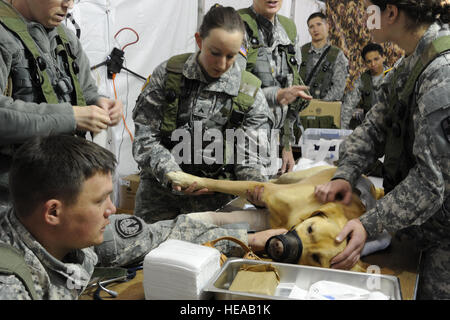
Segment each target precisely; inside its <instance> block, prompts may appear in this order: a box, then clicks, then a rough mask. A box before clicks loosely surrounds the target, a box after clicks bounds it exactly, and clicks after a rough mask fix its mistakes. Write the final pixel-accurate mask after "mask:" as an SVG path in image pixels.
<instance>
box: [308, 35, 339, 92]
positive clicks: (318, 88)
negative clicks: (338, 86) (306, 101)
mask: <svg viewBox="0 0 450 320" xmlns="http://www.w3.org/2000/svg"><path fill="white" fill-rule="evenodd" d="M311 46H312V44H311V43H307V44H305V45H304V46H303V47H302V63H301V64H300V77H301V78H302V79H305V84H306V85H307V86H309V87H310V90H311V95H312V96H313V97H314V98H315V99H323V98H324V97H325V96H326V94H327V89H328V88H329V87H330V86H331V78H332V76H333V65H334V63H335V62H336V59H337V56H338V54H339V48H337V47H335V46H329V47H328V48H327V49H326V51H325V52H324V53H323V58H322V57H321V58H322V59H320V60H319V61H318V62H317V64H316V65H315V66H314V67H313V69H312V70H311V73H310V74H309V75H308V77H307V75H306V65H307V62H308V60H309V50H311ZM313 78H314V79H313ZM311 81H312V82H311Z"/></svg>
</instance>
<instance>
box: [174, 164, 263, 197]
mask: <svg viewBox="0 0 450 320" xmlns="http://www.w3.org/2000/svg"><path fill="white" fill-rule="evenodd" d="M167 177H168V178H169V180H170V181H172V184H173V185H177V186H181V187H182V188H186V187H188V186H190V185H192V184H193V183H194V182H196V183H197V190H200V189H203V188H206V189H208V190H209V191H214V192H222V193H227V194H232V195H235V196H240V197H243V198H246V197H247V190H253V189H254V188H255V187H257V186H265V185H266V184H267V183H265V182H257V181H232V180H215V179H209V178H201V177H197V176H194V175H191V174H189V173H185V172H183V171H172V172H169V173H168V174H167Z"/></svg>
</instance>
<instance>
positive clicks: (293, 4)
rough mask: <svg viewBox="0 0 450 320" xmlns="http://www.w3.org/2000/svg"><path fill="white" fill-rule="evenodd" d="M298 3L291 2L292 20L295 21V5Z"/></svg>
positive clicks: (292, 0) (293, 0)
mask: <svg viewBox="0 0 450 320" xmlns="http://www.w3.org/2000/svg"><path fill="white" fill-rule="evenodd" d="M296 2H297V1H295V0H291V19H292V20H293V21H295V3H296Z"/></svg>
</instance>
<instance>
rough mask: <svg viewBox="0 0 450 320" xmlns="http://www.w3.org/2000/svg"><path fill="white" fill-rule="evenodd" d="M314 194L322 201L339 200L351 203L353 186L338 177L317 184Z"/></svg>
mask: <svg viewBox="0 0 450 320" xmlns="http://www.w3.org/2000/svg"><path fill="white" fill-rule="evenodd" d="M314 195H315V196H316V198H317V200H319V201H320V202H322V203H326V202H331V201H335V200H337V201H340V202H342V203H343V204H345V205H349V204H350V203H351V202H352V186H351V184H350V183H349V182H348V181H346V180H344V179H336V180H332V181H330V182H327V183H324V184H320V185H318V186H316V187H315V188H314Z"/></svg>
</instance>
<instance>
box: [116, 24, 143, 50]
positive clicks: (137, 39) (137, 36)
mask: <svg viewBox="0 0 450 320" xmlns="http://www.w3.org/2000/svg"><path fill="white" fill-rule="evenodd" d="M123 30H130V31H131V32H133V33H134V34H135V35H136V40H135V41H133V42H130V43H127V44H126V45H125V46H123V48H122V51H123V50H125V48H126V47H128V46H129V45H132V44H135V43H136V42H138V41H139V34H138V33H137V32H136V31H135V30H134V29H132V28H129V27H125V28H122V29H120V30H119V31H117V33H116V34H115V35H114V39H116V38H117V36H118V35H119V33H121V32H122V31H123Z"/></svg>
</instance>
